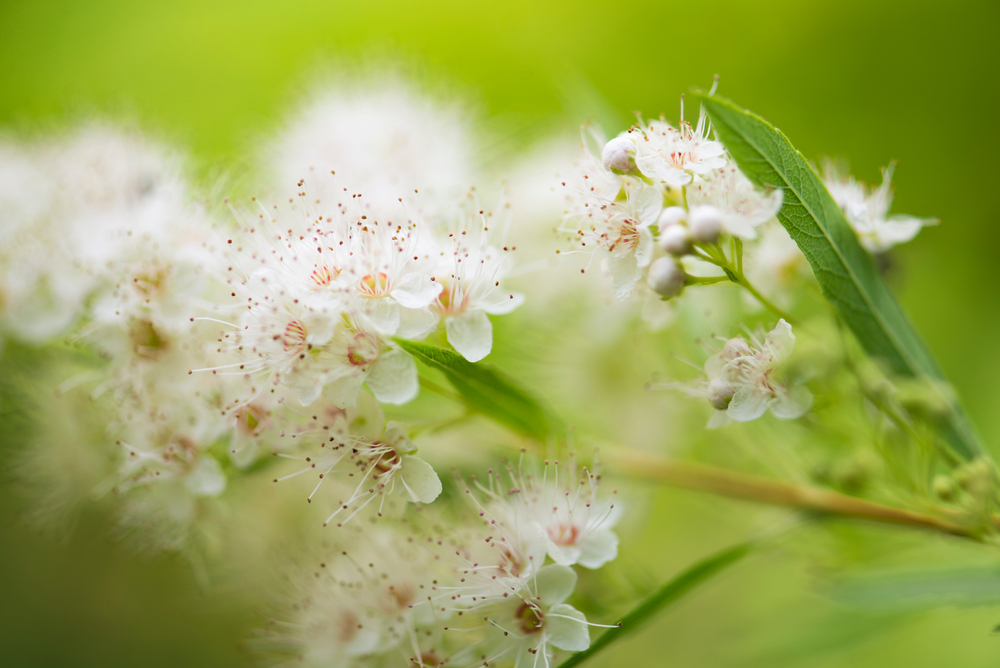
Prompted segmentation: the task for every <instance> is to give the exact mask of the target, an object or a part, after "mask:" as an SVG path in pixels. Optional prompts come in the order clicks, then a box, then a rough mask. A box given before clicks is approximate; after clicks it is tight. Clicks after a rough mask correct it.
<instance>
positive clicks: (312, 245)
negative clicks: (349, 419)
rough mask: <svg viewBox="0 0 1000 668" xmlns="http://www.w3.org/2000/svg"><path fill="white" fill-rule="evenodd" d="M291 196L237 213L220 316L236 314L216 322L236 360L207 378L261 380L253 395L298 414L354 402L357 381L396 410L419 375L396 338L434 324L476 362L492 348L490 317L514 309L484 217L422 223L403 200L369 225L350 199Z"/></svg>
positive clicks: (514, 297)
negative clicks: (271, 391)
mask: <svg viewBox="0 0 1000 668" xmlns="http://www.w3.org/2000/svg"><path fill="white" fill-rule="evenodd" d="M330 178H334V177H333V176H332V175H331V176H330ZM299 185H300V187H301V186H302V185H303V182H300V184H299ZM298 199H299V200H300V201H299V202H294V200H293V203H292V204H290V205H289V206H287V207H286V208H285V209H281V208H279V207H277V206H274V207H272V208H271V209H268V208H266V207H264V206H263V205H261V206H260V210H259V211H258V212H256V217H255V219H250V218H249V214H248V215H244V216H241V230H239V232H238V233H236V234H234V236H233V238H232V239H229V240H228V244H227V245H228V246H229V247H230V248H231V251H230V252H229V253H228V255H227V263H226V269H227V271H226V276H225V277H224V280H225V282H226V284H227V286H228V287H229V288H231V290H230V292H231V296H232V297H233V298H235V303H234V304H232V306H231V307H226V306H222V307H220V310H222V311H227V310H228V311H230V312H233V311H235V315H234V317H232V318H231V319H230V320H223V319H222V318H219V319H220V320H222V322H224V324H225V325H226V326H227V329H224V330H222V331H221V332H220V334H219V338H220V339H222V342H223V346H221V347H220V349H219V350H220V352H222V353H223V354H225V355H226V356H227V360H228V359H229V358H232V359H233V360H234V361H227V362H225V363H223V364H221V365H215V366H213V367H212V368H211V369H210V370H212V371H222V370H228V371H229V372H232V373H242V374H245V375H247V376H254V375H259V376H261V377H262V382H261V384H260V388H261V390H260V391H261V392H263V391H264V390H265V389H267V388H271V387H275V386H278V385H281V384H283V385H285V386H287V387H288V388H289V389H290V390H291V391H292V392H293V394H294V395H295V396H296V398H297V399H298V400H299V402H300V403H301V404H302V405H304V406H308V405H310V404H312V403H313V402H315V401H316V400H317V399H318V398H319V397H320V395H321V394H323V393H325V395H326V397H327V398H328V399H329V400H330V401H331V402H333V403H334V404H336V405H337V406H340V407H341V408H346V407H349V406H353V405H354V404H355V402H356V401H357V397H358V393H359V392H360V390H361V387H362V385H365V384H366V385H367V386H368V388H369V389H370V390H371V391H372V393H373V394H374V395H375V397H376V398H377V399H378V400H379V401H381V402H383V403H389V404H402V403H406V402H407V401H410V400H411V399H413V397H414V396H416V394H417V389H418V387H417V373H416V365H415V364H414V362H413V359H412V358H411V357H410V356H409V355H408V354H407V353H405V352H403V351H402V350H401V349H400V348H399V347H398V346H397V344H396V343H395V342H394V339H395V338H400V339H409V340H419V339H423V338H425V337H426V336H427V335H428V334H430V333H431V332H433V331H434V330H435V329H436V328H437V327H438V325H439V323H440V322H441V321H442V320H443V321H444V325H445V330H446V335H447V339H448V342H449V343H450V344H451V345H453V346H454V347H455V349H456V350H458V351H459V352H460V353H461V354H462V355H463V356H465V358H466V359H468V360H469V361H473V362H475V361H478V360H480V359H482V358H483V357H485V356H486V355H488V354H489V352H490V350H491V348H492V345H493V328H492V324H491V323H490V320H489V317H488V315H501V314H505V313H509V312H510V311H512V310H513V309H515V308H517V306H519V305H520V304H521V302H522V301H523V297H522V296H521V295H520V294H516V293H513V292H509V291H507V290H505V289H504V288H503V287H502V285H501V282H502V280H503V278H504V275H505V273H506V272H507V271H508V270H509V268H510V250H508V249H507V248H506V247H505V248H498V247H496V246H494V245H493V244H492V243H491V241H490V229H489V224H488V221H489V218H488V217H487V215H486V214H485V212H483V211H479V212H478V213H475V214H471V213H466V212H465V211H464V210H457V211H459V213H456V215H455V217H454V219H453V220H452V221H451V224H450V225H440V226H431V225H428V224H424V223H422V222H418V221H415V220H413V219H411V218H408V217H407V214H406V209H405V207H404V206H403V205H402V204H401V203H400V206H399V210H398V212H399V216H400V217H399V218H397V219H396V220H392V219H383V220H377V219H374V218H371V219H370V218H369V217H368V215H367V214H365V213H362V211H363V209H359V208H358V207H353V206H352V205H351V200H352V199H357V195H352V196H351V197H350V198H347V199H346V201H343V202H333V203H329V204H323V203H320V202H318V201H314V202H309V201H308V200H307V198H306V197H305V195H304V191H303V193H301V194H300V196H299V197H298Z"/></svg>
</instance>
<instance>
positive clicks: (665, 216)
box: [656, 206, 688, 230]
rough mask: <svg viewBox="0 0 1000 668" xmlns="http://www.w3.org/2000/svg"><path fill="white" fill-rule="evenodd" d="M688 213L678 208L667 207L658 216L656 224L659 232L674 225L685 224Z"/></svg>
mask: <svg viewBox="0 0 1000 668" xmlns="http://www.w3.org/2000/svg"><path fill="white" fill-rule="evenodd" d="M687 219H688V212H687V211H686V210H685V209H684V208H683V207H679V206H668V207H667V208H666V209H664V210H663V213H661V214H660V219H659V220H658V221H657V222H656V224H657V225H658V226H659V228H660V230H665V229H667V228H668V227H673V226H674V225H683V224H684V223H686V222H687Z"/></svg>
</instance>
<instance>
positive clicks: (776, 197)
mask: <svg viewBox="0 0 1000 668" xmlns="http://www.w3.org/2000/svg"><path fill="white" fill-rule="evenodd" d="M688 202H689V204H690V205H691V207H692V214H693V212H694V209H695V207H696V206H698V205H702V206H706V205H707V206H712V207H715V209H716V210H717V211H718V212H719V221H720V222H721V224H722V228H723V229H724V230H725V231H726V232H727V233H729V234H731V235H732V236H734V237H739V238H741V239H745V240H746V239H755V238H756V237H757V231H756V228H757V227H758V226H760V225H762V224H764V223H766V222H767V221H769V220H771V219H773V218H774V217H775V216H776V215H777V213H778V210H779V209H781V202H782V194H781V191H780V190H772V191H770V192H764V191H762V190H759V189H758V188H755V187H754V185H753V184H752V183H751V182H750V180H749V179H748V178H747V177H746V176H744V175H743V172H741V171H740V170H739V169H737V168H736V167H735V166H732V165H730V166H728V167H725V168H723V169H719V170H718V171H716V172H713V173H712V175H711V177H710V178H709V179H708V180H707V181H705V182H703V183H697V184H694V185H693V186H692V187H690V188H689V189H688Z"/></svg>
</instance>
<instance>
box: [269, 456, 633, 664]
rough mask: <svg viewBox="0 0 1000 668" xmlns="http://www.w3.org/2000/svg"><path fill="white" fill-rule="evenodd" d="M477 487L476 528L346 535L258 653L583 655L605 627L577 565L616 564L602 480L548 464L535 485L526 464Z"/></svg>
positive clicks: (420, 526) (421, 525) (435, 522)
mask: <svg viewBox="0 0 1000 668" xmlns="http://www.w3.org/2000/svg"><path fill="white" fill-rule="evenodd" d="M561 468H562V473H563V478H562V479H560V475H559V470H560V469H561ZM567 474H568V476H569V477H568V478H566V475H567ZM474 488H475V489H472V488H470V489H467V490H466V493H467V494H468V496H469V498H470V499H471V500H472V507H471V510H473V511H474V512H475V513H476V514H477V515H478V518H477V521H475V522H471V521H470V520H469V515H470V514H466V515H464V516H462V517H450V518H445V517H443V516H441V515H433V514H431V513H430V512H429V511H425V512H424V513H423V514H422V517H419V518H417V520H418V521H416V522H415V523H414V522H410V523H408V524H407V525H405V526H404V525H386V524H380V525H375V526H372V527H370V528H367V527H355V528H350V529H345V531H346V532H347V533H346V534H344V535H346V536H347V537H348V538H349V542H348V546H347V547H346V548H345V549H344V550H343V551H342V553H341V554H340V555H338V556H337V557H336V558H335V559H333V560H331V561H323V562H322V563H321V564H320V566H319V569H316V568H312V569H310V574H311V575H312V574H315V577H313V578H310V579H309V580H307V581H306V582H305V583H304V584H303V585H302V586H301V590H300V592H299V595H298V597H297V599H296V600H295V602H294V603H295V604H294V606H293V608H294V610H295V612H294V614H293V616H292V618H291V619H288V620H287V621H283V622H281V623H278V622H275V623H274V624H272V628H270V629H268V630H267V632H266V633H265V634H264V637H263V638H261V639H260V640H259V642H260V645H261V647H262V648H264V649H270V650H272V651H275V652H290V653H294V654H295V655H297V656H298V657H299V660H300V661H302V662H303V665H307V666H330V665H334V666H345V667H346V666H353V665H364V666H383V665H385V666H388V665H404V664H405V663H407V662H409V664H410V665H415V666H428V667H430V666H441V665H484V664H485V665H493V664H494V663H504V664H507V665H514V666H526V665H547V666H548V665H552V659H553V653H554V651H556V650H564V651H580V650H584V649H586V648H587V647H589V645H590V634H589V630H588V626H600V625H595V624H590V623H589V622H588V621H587V619H586V617H585V616H584V615H583V613H581V612H580V611H579V610H577V609H576V608H574V607H573V606H572V605H570V604H568V603H567V602H566V601H567V599H569V597H570V596H571V595H572V593H573V590H574V589H575V587H576V583H577V578H578V576H577V573H576V571H575V570H574V569H573V568H572V566H573V565H579V566H583V567H585V568H597V567H599V566H601V565H603V564H604V563H606V562H608V561H610V560H611V559H614V558H615V557H616V556H617V545H618V539H617V537H616V536H615V534H614V533H613V532H612V531H611V530H610V528H611V526H612V524H613V522H614V520H615V519H616V516H617V511H616V509H615V506H614V504H613V503H611V502H610V500H608V499H607V498H605V497H603V496H602V495H599V494H598V488H599V477H598V476H597V475H596V474H595V473H593V472H590V471H588V470H587V469H586V468H584V469H582V470H581V471H577V470H576V468H575V467H574V466H570V467H560V466H559V465H558V463H556V464H553V465H550V464H548V463H546V464H545V466H544V469H543V474H542V478H541V480H539V479H538V478H537V477H536V476H533V475H530V474H526V473H525V472H524V464H522V466H520V467H518V468H516V469H515V468H508V469H506V470H504V471H503V472H494V471H490V473H489V476H488V479H487V480H486V481H485V482H483V483H480V482H478V481H474ZM442 526H447V529H442V528H441V527H442Z"/></svg>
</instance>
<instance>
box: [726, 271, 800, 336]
mask: <svg viewBox="0 0 1000 668" xmlns="http://www.w3.org/2000/svg"><path fill="white" fill-rule="evenodd" d="M735 273H736V278H737V280H736V281H735V282H736V284H737V285H740V286H743V289H745V290H746V291H747V292H749V293H750V294H752V295H753V296H754V298H755V299H756V300H757V301H759V302H760V303H761V304H763V305H764V308H766V309H767V310H768V311H770V312H771V313H773V314H774V315H776V316H778V317H779V318H783V319H784V320H785V322H787V323H789V324H791V325H794V324H796V320H795V318H793V317H792V316H790V315H789V314H787V313H785V312H784V311H783V310H782V309H780V308H778V307H777V306H776V305H775V304H774V303H773V302H772V301H771V300H770V299H768V298H767V297H765V296H764V295H762V294H761V293H760V291H759V290H757V288H755V287H754V286H753V285H751V284H750V281H748V280H747V279H746V276H744V275H743V272H742V271H736V272H735Z"/></svg>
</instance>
